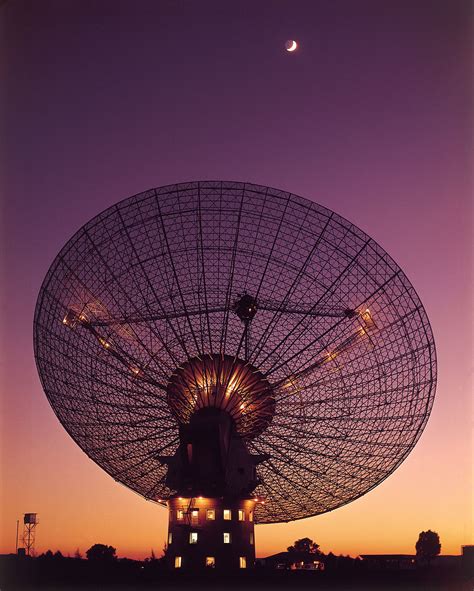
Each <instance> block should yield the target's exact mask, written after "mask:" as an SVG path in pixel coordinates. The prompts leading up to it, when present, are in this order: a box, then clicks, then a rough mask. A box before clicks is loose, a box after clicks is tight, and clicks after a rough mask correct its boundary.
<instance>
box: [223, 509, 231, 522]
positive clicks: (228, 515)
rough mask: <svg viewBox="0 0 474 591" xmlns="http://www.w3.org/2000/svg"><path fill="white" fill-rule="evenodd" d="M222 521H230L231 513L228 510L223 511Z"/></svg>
mask: <svg viewBox="0 0 474 591" xmlns="http://www.w3.org/2000/svg"><path fill="white" fill-rule="evenodd" d="M224 519H225V520H226V521H230V520H231V519H232V511H231V510H230V509H224Z"/></svg>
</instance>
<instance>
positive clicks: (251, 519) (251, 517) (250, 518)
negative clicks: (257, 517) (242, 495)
mask: <svg viewBox="0 0 474 591" xmlns="http://www.w3.org/2000/svg"><path fill="white" fill-rule="evenodd" d="M249 521H253V511H249Z"/></svg>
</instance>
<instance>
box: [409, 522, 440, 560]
mask: <svg viewBox="0 0 474 591" xmlns="http://www.w3.org/2000/svg"><path fill="white" fill-rule="evenodd" d="M415 548H416V557H417V558H418V559H419V560H427V561H428V564H429V563H430V561H431V559H432V558H434V557H435V556H437V555H438V554H439V553H440V552H441V544H440V541H439V535H438V534H437V533H436V532H435V531H431V530H430V529H429V530H428V531H422V532H420V535H419V536H418V541H417V543H416V545H415Z"/></svg>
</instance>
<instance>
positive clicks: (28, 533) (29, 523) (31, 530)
mask: <svg viewBox="0 0 474 591" xmlns="http://www.w3.org/2000/svg"><path fill="white" fill-rule="evenodd" d="M38 523H39V521H38V514H37V513H25V514H24V515H23V535H22V538H21V539H22V541H23V546H24V548H25V554H26V555H27V556H34V555H35V539H36V527H37V526H38Z"/></svg>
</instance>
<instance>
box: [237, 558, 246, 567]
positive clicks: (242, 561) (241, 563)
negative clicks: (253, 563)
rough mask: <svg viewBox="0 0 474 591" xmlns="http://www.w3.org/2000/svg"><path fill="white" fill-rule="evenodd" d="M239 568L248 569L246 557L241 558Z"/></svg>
mask: <svg viewBox="0 0 474 591" xmlns="http://www.w3.org/2000/svg"><path fill="white" fill-rule="evenodd" d="M239 566H240V568H247V559H246V558H245V556H239Z"/></svg>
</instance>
